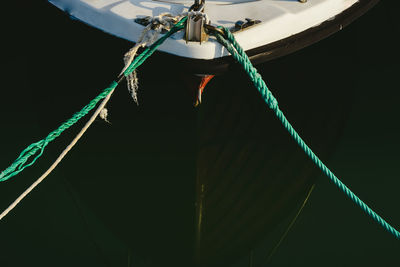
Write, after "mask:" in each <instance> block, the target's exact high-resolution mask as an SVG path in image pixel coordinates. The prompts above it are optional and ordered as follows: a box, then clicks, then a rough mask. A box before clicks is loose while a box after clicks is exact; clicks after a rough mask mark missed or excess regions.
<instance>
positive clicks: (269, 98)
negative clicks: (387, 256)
mask: <svg viewBox="0 0 400 267" xmlns="http://www.w3.org/2000/svg"><path fill="white" fill-rule="evenodd" d="M221 29H223V31H224V33H225V36H226V39H225V38H224V37H223V36H222V35H221V34H219V33H218V32H217V33H216V37H217V40H218V41H219V42H220V43H221V44H222V45H223V46H225V47H226V49H227V50H228V51H229V52H230V53H231V54H232V56H233V57H234V59H235V60H236V61H237V62H239V63H240V64H241V65H242V67H243V68H244V70H245V71H246V73H247V74H248V75H249V76H250V79H251V81H252V82H253V84H254V85H255V87H256V88H257V89H258V91H259V92H260V94H261V96H262V98H263V99H264V101H265V103H266V104H267V105H268V107H269V108H270V109H272V110H273V111H274V112H275V114H276V116H277V117H278V119H279V120H280V121H281V123H282V124H283V126H284V127H285V128H286V130H287V131H288V132H289V134H290V135H291V136H292V137H293V139H294V140H295V141H296V142H297V144H298V145H299V146H300V147H301V148H302V149H303V150H304V152H305V153H306V154H307V156H308V157H310V158H311V160H312V161H313V162H314V163H315V164H316V165H317V166H318V168H320V170H321V171H322V172H323V173H324V174H325V175H326V176H328V178H329V179H330V180H331V181H332V182H333V183H334V184H335V185H336V186H337V187H339V188H340V189H341V190H342V191H343V192H344V193H345V194H346V195H347V196H348V197H349V198H350V199H351V200H352V201H353V202H355V203H356V204H357V205H358V206H359V207H360V208H361V209H362V210H363V211H364V212H365V213H367V214H368V215H369V216H371V217H372V218H373V219H374V220H375V221H376V222H378V223H379V224H380V225H381V226H382V227H383V228H385V229H386V230H387V231H388V232H390V233H391V234H392V235H393V236H395V237H396V238H397V239H400V233H399V232H398V231H397V230H396V229H395V228H394V227H392V226H391V225H390V224H388V223H387V222H386V221H385V220H384V219H383V218H381V217H380V216H379V215H378V214H377V213H375V212H374V211H373V210H372V209H371V208H370V207H368V206H367V204H365V203H364V202H363V201H362V200H361V199H359V198H358V197H357V196H356V195H355V194H354V193H353V192H352V191H351V190H350V189H349V188H348V187H347V186H346V185H345V184H343V183H342V182H341V181H340V180H339V179H338V178H337V177H336V176H335V174H333V172H332V171H330V170H329V169H328V167H326V166H325V164H324V163H323V162H322V161H321V160H320V159H319V158H318V157H317V156H316V155H315V154H314V152H313V151H312V150H311V148H309V147H308V146H307V144H306V143H305V142H304V141H303V139H302V138H301V137H300V136H299V134H298V133H297V132H296V131H295V130H294V128H293V126H292V125H291V124H290V123H289V121H288V120H287V119H286V117H285V115H284V114H283V112H282V111H281V110H280V109H279V106H278V101H277V100H276V99H275V97H274V96H273V95H272V93H271V91H270V90H269V89H268V87H267V85H266V84H265V82H264V81H263V79H262V77H261V75H260V74H259V73H258V72H257V70H256V68H254V66H253V65H252V64H251V62H250V59H249V58H248V57H247V55H246V53H245V52H244V51H243V49H242V48H241V47H240V45H239V44H238V43H237V42H236V40H235V37H234V36H233V34H232V33H231V32H230V31H229V30H228V29H226V28H223V27H221Z"/></svg>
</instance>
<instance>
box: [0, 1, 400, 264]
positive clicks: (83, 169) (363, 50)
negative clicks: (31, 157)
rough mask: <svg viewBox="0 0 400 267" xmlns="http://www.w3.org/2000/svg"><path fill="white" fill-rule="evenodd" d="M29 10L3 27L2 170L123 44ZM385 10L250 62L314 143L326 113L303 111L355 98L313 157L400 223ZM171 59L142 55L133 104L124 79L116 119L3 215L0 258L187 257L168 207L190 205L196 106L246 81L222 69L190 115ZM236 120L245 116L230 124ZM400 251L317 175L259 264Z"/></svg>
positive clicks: (107, 77) (110, 72)
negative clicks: (296, 48) (298, 47)
mask: <svg viewBox="0 0 400 267" xmlns="http://www.w3.org/2000/svg"><path fill="white" fill-rule="evenodd" d="M19 4H21V3H19ZM27 5H28V6H27V7H20V6H17V5H15V6H12V7H10V8H9V9H7V10H8V11H9V13H10V14H15V16H12V17H11V19H10V18H7V19H5V20H4V22H3V24H2V25H4V28H5V31H4V32H3V38H2V40H3V44H5V48H3V50H2V53H3V56H2V59H3V60H2V65H3V72H2V77H3V79H2V81H3V83H2V88H3V95H2V98H1V99H2V105H1V106H0V109H1V114H2V127H1V129H2V131H1V140H2V141H1V148H2V149H1V152H2V153H0V160H1V161H0V163H1V164H0V165H1V168H4V167H6V166H7V164H8V163H9V162H11V160H13V159H14V158H15V157H16V156H17V154H18V153H19V152H20V151H21V150H22V149H23V148H24V147H25V146H26V145H27V144H30V143H31V142H33V141H36V140H38V139H40V138H42V137H43V136H45V135H46V134H47V133H48V132H50V131H51V130H53V129H54V128H55V127H56V126H57V125H58V124H59V123H60V122H61V121H62V120H64V119H65V118H68V117H69V116H70V115H71V114H72V112H74V111H77V110H79V109H80V108H81V107H82V106H83V105H84V104H86V103H87V102H88V100H89V99H91V98H93V96H94V95H96V94H97V93H98V91H99V89H100V88H104V87H105V86H106V85H108V83H109V82H110V81H111V80H112V79H113V78H114V75H115V73H117V72H118V70H119V69H120V68H121V56H122V54H123V53H124V52H125V51H126V50H127V49H128V48H129V44H128V43H127V42H124V41H121V40H116V39H115V38H113V37H109V36H108V35H106V34H103V33H101V32H98V31H94V30H88V29H89V28H88V27H86V26H83V25H81V24H80V23H79V22H76V21H71V20H69V19H67V18H66V17H63V16H60V13H59V12H57V10H55V9H54V8H52V7H50V6H49V5H48V4H46V3H45V2H40V3H37V4H33V3H29V4H27ZM395 11H396V9H395V8H394V6H393V4H391V3H389V2H388V1H386V2H385V3H380V4H378V6H376V7H375V8H374V9H373V10H371V11H370V12H369V13H368V14H366V15H365V16H363V17H362V18H360V19H359V20H358V21H356V22H355V23H353V24H352V25H350V26H349V27H348V28H346V29H344V30H343V31H341V32H340V33H338V34H336V35H334V36H332V37H330V38H328V39H326V40H324V41H322V42H320V43H318V44H316V45H313V46H311V47H309V48H307V49H304V50H303V51H301V52H297V53H295V54H293V55H289V56H286V57H284V58H281V59H278V60H274V61H272V62H269V63H266V64H263V65H260V66H258V69H259V70H260V72H261V73H262V75H263V77H265V79H266V80H267V81H268V84H269V85H270V87H271V89H272V91H274V93H275V94H276V96H277V97H278V100H279V101H280V103H281V107H282V109H283V110H284V111H287V112H288V114H289V115H290V114H291V117H292V118H296V119H294V120H293V124H294V125H295V126H296V125H300V126H303V125H304V129H303V128H300V129H299V131H300V133H301V134H304V135H305V138H306V141H307V142H309V143H310V144H311V145H312V147H313V148H315V150H316V151H317V152H318V151H323V150H324V149H323V148H324V147H325V146H326V142H327V141H326V140H327V139H328V138H325V133H326V131H329V120H327V124H326V125H325V124H322V125H321V126H320V127H318V126H315V129H314V131H307V130H305V129H313V128H312V127H311V128H310V127H309V125H307V122H302V121H300V120H301V118H306V117H307V118H308V117H309V118H310V120H309V121H310V122H312V121H313V118H314V117H318V115H319V114H318V112H317V113H315V110H322V109H323V108H324V107H326V106H327V105H332V104H333V105H334V104H335V101H336V99H337V105H344V103H346V107H347V105H350V104H351V109H349V110H347V109H346V111H347V112H346V116H345V117H346V123H345V125H344V129H343V131H338V132H341V135H340V137H339V138H338V139H336V138H335V139H334V143H333V144H336V145H335V146H334V149H333V150H331V151H330V152H331V153H329V155H330V156H329V155H326V157H324V159H326V160H327V164H328V166H330V167H331V169H332V170H334V171H335V173H336V174H338V176H339V177H340V178H341V179H342V180H343V181H344V182H345V183H346V184H347V185H348V186H349V187H350V188H352V189H353V190H354V191H355V192H356V193H357V194H358V195H359V196H360V198H361V199H363V200H365V201H366V202H367V203H368V204H370V206H371V207H372V208H374V209H375V210H376V211H377V212H378V213H379V214H381V215H382V216H383V217H384V218H387V219H388V221H389V222H391V223H392V224H393V225H394V226H397V228H399V227H400V216H399V212H398V203H399V201H400V200H399V197H398V188H399V185H400V184H399V179H398V178H399V174H398V170H397V166H398V162H399V160H400V157H399V154H398V150H399V148H400V142H399V141H398V140H397V138H398V136H399V134H398V129H399V127H398V123H397V122H398V121H399V118H398V117H399V116H398V115H399V114H400V112H399V111H398V96H399V94H398V89H399V85H398V79H397V76H398V73H397V72H398V70H399V63H398V62H399V61H398V60H399V53H398V50H397V49H398V47H399V43H398V41H396V40H395V38H394V36H396V35H397V34H399V29H400V28H399V22H398V21H397V20H396V19H395ZM4 69H5V70H4ZM171 69H173V66H171V65H170V64H169V63H168V62H159V61H157V59H151V61H150V62H149V63H146V64H144V65H143V66H142V67H141V68H140V72H139V75H140V86H141V87H140V88H141V93H140V95H139V98H140V103H141V104H140V107H136V106H135V105H134V103H133V102H132V100H131V99H130V97H129V95H128V93H127V92H126V90H125V89H124V87H121V88H119V89H118V91H117V92H116V93H115V95H114V96H113V99H112V101H111V102H110V104H109V106H108V107H109V110H110V112H111V115H110V120H111V125H110V124H107V123H105V122H102V121H100V120H99V121H96V123H95V124H94V126H93V127H92V128H91V129H90V130H89V131H88V133H87V134H86V135H85V137H84V138H83V139H82V140H81V141H80V142H79V143H78V146H77V147H76V148H74V150H73V151H72V152H71V153H70V154H69V155H68V156H67V158H66V159H65V161H64V162H63V163H62V164H61V165H60V166H59V167H58V168H57V169H56V171H55V172H54V173H53V174H52V175H51V176H50V177H49V178H48V180H46V182H44V183H43V184H42V185H41V186H40V187H39V188H37V189H36V190H35V191H34V192H33V193H32V194H31V195H30V196H29V197H28V198H27V199H26V200H24V201H23V202H22V203H21V205H20V206H19V207H18V208H17V209H15V210H14V211H13V212H12V213H11V214H9V215H8V216H7V217H6V218H5V219H4V220H3V221H2V222H1V223H0V237H1V239H0V240H1V242H0V250H1V254H0V266H161V264H159V263H155V262H164V263H165V264H163V265H162V266H170V265H171V266H178V265H179V266H185V262H188V261H189V259H190V257H191V256H190V255H191V253H192V251H193V247H192V245H190V244H193V243H194V240H192V242H191V239H194V236H193V221H194V214H193V213H191V212H188V213H180V212H179V211H182V210H192V206H193V202H194V188H195V179H194V177H195V175H196V166H195V162H196V155H197V154H196V153H197V146H196V143H197V140H198V138H197V135H196V134H197V133H198V132H200V129H199V128H198V127H199V126H198V125H199V124H198V121H199V120H201V119H203V120H204V118H203V117H201V115H202V114H203V115H204V114H209V110H208V113H207V112H206V111H207V103H209V104H208V106H211V103H215V101H216V99H218V101H224V99H225V98H217V97H220V96H221V95H223V94H221V93H217V90H219V91H222V92H224V93H226V94H230V91H231V90H230V88H236V89H232V92H233V93H236V94H241V93H242V92H241V91H240V89H237V87H238V85H240V88H244V87H245V86H246V85H245V81H244V79H245V77H244V76H243V74H241V73H240V72H235V71H232V72H230V73H228V74H225V75H223V76H220V77H217V78H215V80H214V81H212V83H211V84H210V86H209V87H208V88H207V90H209V91H207V92H206V94H205V96H204V101H205V102H206V103H204V105H203V107H200V109H198V110H196V109H193V108H192V106H191V95H190V93H189V92H188V91H187V89H185V88H186V87H185V84H184V83H183V82H182V79H181V77H179V75H172V74H173V72H172V71H171ZM177 72H179V70H177ZM238 81H240V82H238ZM304 88H307V89H304ZM249 90H251V87H250V86H249ZM310 92H312V94H311V93H310ZM207 93H208V94H207ZM256 95H257V93H254V94H253V93H252V92H247V91H246V92H243V98H245V99H248V101H249V102H251V101H255V102H254V103H255V104H254V105H255V107H254V109H255V110H257V108H259V107H258V106H257V105H261V103H258V102H257V101H256V100H253V99H255V98H256ZM227 98H229V97H227ZM332 99H334V100H335V101H332ZM251 103H253V102H251ZM285 103H286V104H285ZM289 103H290V104H289ZM265 112H268V111H265ZM334 115H335V114H333V115H332V116H334ZM338 116H339V114H338ZM340 116H342V115H340ZM236 117H237V118H239V117H240V114H238V115H237V116H235V114H233V115H232V116H229V117H227V120H228V119H231V120H236ZM244 119H246V118H244ZM238 120H239V119H238ZM304 123H305V124H304ZM80 125H81V124H80ZM273 126H277V125H271V126H269V125H267V126H265V125H264V126H260V128H262V129H264V130H268V127H273ZM277 127H278V126H277ZM78 128H79V125H78V126H77V127H75V128H74V129H72V130H71V131H69V132H67V133H66V134H65V136H63V137H61V138H60V140H58V141H57V142H56V143H55V144H54V145H51V146H50V147H49V149H48V151H47V153H46V155H45V156H44V157H43V158H42V159H41V160H39V161H38V163H37V165H36V166H35V167H33V168H30V169H27V170H26V171H25V172H24V173H23V174H21V175H19V176H17V177H15V178H14V179H13V180H12V181H9V182H6V183H2V184H0V206H1V208H2V209H3V208H5V207H6V206H7V205H8V204H9V203H10V202H11V201H12V200H13V199H14V198H15V197H16V196H17V195H18V194H19V193H20V192H21V191H22V190H24V189H25V188H26V187H27V186H28V185H29V184H30V183H31V182H32V181H33V180H34V179H36V178H37V177H38V176H39V175H40V174H41V173H42V172H43V171H44V170H45V169H46V168H47V167H48V166H49V164H51V162H52V160H53V159H54V158H55V157H56V156H57V155H58V153H59V152H60V150H61V149H62V148H63V146H65V145H66V144H67V143H68V141H69V140H70V139H71V138H72V137H73V135H74V134H75V133H76V132H77V129H78ZM333 130H336V129H333ZM302 131H303V132H302ZM332 142H333V141H332ZM138 176H139V177H141V178H142V179H138V178H137V177H138ZM138 180H139V182H138ZM134 181H135V187H132V186H131V184H132V183H133V182H134ZM177 188H178V189H177ZM182 200H185V201H182ZM130 203H132V204H130ZM138 214H140V216H137V215H138ZM148 229H152V231H148ZM136 240H140V242H139V245H140V246H141V247H142V248H146V249H145V251H141V250H140V248H138V247H137V246H138V244H137V243H138V242H135V241H136ZM185 244H189V245H185ZM147 248H149V249H147ZM399 249H400V246H399V244H398V241H396V240H394V238H392V237H391V236H390V235H389V234H388V233H386V232H385V231H384V230H382V229H381V228H380V226H378V225H377V224H375V223H374V222H373V221H372V220H371V219H369V218H368V217H367V216H365V215H364V214H363V213H362V212H361V211H360V210H359V209H358V208H357V207H355V206H354V205H353V204H352V203H351V202H350V201H349V200H347V199H346V198H345V197H344V195H343V194H342V193H341V192H339V191H338V190H337V189H336V188H335V187H334V186H333V185H332V184H331V183H329V182H328V180H327V179H326V178H325V177H323V176H322V175H321V176H320V177H318V179H317V186H316V188H315V190H314V193H313V195H312V197H311V199H310V201H309V203H308V205H307V206H306V208H305V209H304V210H303V212H302V214H301V216H300V217H299V219H298V221H297V223H296V224H295V226H294V227H293V229H292V231H291V232H290V234H289V235H288V237H287V238H286V239H285V241H284V242H283V243H282V245H281V246H280V248H279V249H278V250H277V252H276V254H275V256H274V257H273V258H272V260H271V262H269V265H268V266H294V265H300V266H303V265H304V266H321V265H324V266H359V265H360V266H361V265H362V266H375V265H383V266H399V265H400V261H399V259H398V251H399ZM160 258H161V259H160ZM174 261H175V263H176V264H174V265H172V264H171V262H174ZM245 261H246V260H244V259H243V258H242V259H241V262H242V264H241V265H240V264H238V265H237V266H246V264H245ZM129 264H130V265H129Z"/></svg>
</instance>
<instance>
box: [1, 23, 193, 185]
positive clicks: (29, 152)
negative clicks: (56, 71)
mask: <svg viewBox="0 0 400 267" xmlns="http://www.w3.org/2000/svg"><path fill="white" fill-rule="evenodd" d="M186 19H187V17H184V18H183V19H181V20H180V21H179V22H178V23H177V24H176V25H175V26H174V27H173V28H172V29H171V30H170V31H169V32H167V33H166V34H164V36H163V37H161V38H160V39H158V40H157V41H156V42H155V43H154V44H153V45H151V46H150V47H147V48H146V49H145V50H144V51H143V52H142V53H141V54H140V55H139V56H137V57H136V58H135V60H134V61H133V62H132V63H131V64H130V66H129V67H128V68H127V69H126V71H125V72H124V75H125V76H128V75H129V74H131V73H132V72H133V71H134V70H135V69H136V68H138V67H139V66H140V65H142V64H143V62H144V61H145V60H146V59H147V58H148V57H149V56H151V55H152V54H153V53H154V51H156V50H157V48H158V47H159V46H160V45H161V44H162V43H163V42H164V41H165V40H166V39H167V38H168V37H170V36H171V35H172V34H174V33H175V32H177V31H179V30H181V29H183V28H184V23H185V22H186ZM123 78H124V76H121V77H119V78H118V79H117V80H118V82H116V81H113V82H112V83H111V85H110V86H109V87H107V88H106V89H104V90H103V91H102V92H101V93H100V94H99V95H98V96H96V97H95V98H94V99H93V100H92V101H90V102H89V104H87V105H86V106H85V107H83V108H82V109H81V110H80V111H79V112H77V113H75V114H74V115H73V116H72V117H71V118H70V119H69V120H67V121H65V122H64V123H63V124H61V126H60V127H58V128H57V129H56V130H54V131H52V132H51V133H50V134H49V135H47V136H46V137H45V138H44V139H42V140H40V141H39V142H36V143H33V144H31V145H29V146H28V147H27V148H25V149H24V151H22V152H21V154H20V155H19V156H18V158H17V159H16V160H15V161H14V162H13V163H12V164H11V165H10V166H9V167H8V168H7V169H5V170H4V171H2V172H1V173H0V182H3V181H6V180H8V179H10V178H11V177H13V176H15V175H17V174H18V173H20V172H22V171H23V170H24V169H25V168H27V167H29V166H31V165H33V164H34V163H35V162H36V160H37V159H39V158H40V157H41V156H42V154H43V152H44V149H45V148H46V146H47V145H48V144H49V143H50V142H52V141H54V139H56V138H57V137H59V136H60V135H61V134H62V133H63V132H64V131H65V130H67V129H68V128H69V127H71V126H72V125H74V124H75V123H76V122H78V121H79V120H80V119H81V118H82V117H84V116H85V115H87V114H88V113H89V112H90V111H91V110H92V109H93V108H94V107H95V106H96V105H97V103H98V102H99V101H100V100H102V99H103V98H105V97H107V95H109V94H110V93H111V92H112V91H113V90H114V89H115V88H116V87H117V86H118V84H119V82H120V81H121V80H122V79H123ZM34 155H36V156H35V157H34V158H33V159H32V160H31V161H30V162H28V161H29V159H30V158H31V157H32V156H34Z"/></svg>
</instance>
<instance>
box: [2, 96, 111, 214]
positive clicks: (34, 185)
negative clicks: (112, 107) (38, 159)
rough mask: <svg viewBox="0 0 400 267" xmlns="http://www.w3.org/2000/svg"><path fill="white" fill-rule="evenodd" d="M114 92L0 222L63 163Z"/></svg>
mask: <svg viewBox="0 0 400 267" xmlns="http://www.w3.org/2000/svg"><path fill="white" fill-rule="evenodd" d="M113 92H114V90H112V91H111V92H110V93H109V94H108V95H107V96H106V97H105V98H104V99H103V101H102V102H101V103H100V105H99V107H98V108H97V109H96V111H95V112H94V113H93V115H92V117H90V119H89V121H88V122H86V124H85V126H83V128H82V129H81V131H80V132H79V133H78V134H77V135H76V136H75V138H74V140H72V142H71V143H70V144H69V145H68V146H67V147H66V148H65V149H64V151H63V152H62V153H61V154H60V156H58V158H57V159H56V161H55V162H54V163H53V164H52V165H51V166H50V168H49V169H48V170H47V171H46V172H45V173H43V174H42V176H40V177H39V178H38V179H37V180H36V181H35V182H34V183H33V184H32V185H31V186H29V187H28V188H27V189H26V190H25V191H24V192H23V193H22V194H21V195H20V196H19V197H18V198H17V199H16V200H14V202H13V203H11V205H10V206H8V208H7V209H5V210H4V211H3V212H2V213H1V214H0V220H2V219H3V218H4V217H5V216H6V215H7V214H8V213H9V212H10V211H11V210H13V209H14V208H15V207H16V206H17V205H18V203H19V202H21V200H23V199H24V198H25V197H26V196H27V195H28V194H29V193H30V192H31V191H32V190H33V189H34V188H35V187H36V186H38V185H39V184H40V183H41V182H42V181H43V180H44V179H45V178H46V177H47V176H48V175H49V174H50V173H51V172H52V171H53V170H54V169H55V168H56V167H57V165H58V164H59V163H60V162H61V161H62V159H63V158H64V157H65V155H67V153H68V152H69V151H70V150H71V149H72V148H73V147H74V145H75V144H76V143H77V142H78V140H79V139H80V138H81V137H82V136H83V134H84V133H85V132H86V130H87V129H88V128H89V127H90V126H91V125H92V123H93V122H94V120H95V119H96V117H97V116H98V115H99V113H100V112H101V111H102V110H103V108H104V107H105V105H106V104H107V102H108V101H109V100H110V97H111V94H112V93H113Z"/></svg>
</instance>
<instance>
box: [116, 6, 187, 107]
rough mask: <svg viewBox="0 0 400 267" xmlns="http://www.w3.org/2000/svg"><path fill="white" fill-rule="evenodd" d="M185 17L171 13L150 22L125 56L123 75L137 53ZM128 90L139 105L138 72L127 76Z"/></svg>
mask: <svg viewBox="0 0 400 267" xmlns="http://www.w3.org/2000/svg"><path fill="white" fill-rule="evenodd" d="M183 16H184V15H177V16H174V15H171V14H170V13H161V14H160V15H158V16H156V17H153V18H151V19H150V20H149V24H147V26H146V27H145V28H144V29H143V31H142V34H141V35H140V37H139V39H138V41H137V43H136V44H135V45H134V46H133V47H132V48H131V49H130V50H129V51H128V52H127V53H126V54H125V55H124V63H125V67H124V68H123V69H122V71H121V74H122V73H123V72H124V71H125V70H126V69H127V68H128V67H129V66H130V64H131V63H132V61H133V60H134V59H135V56H136V53H137V51H138V50H139V48H141V47H145V46H148V45H152V44H153V43H154V42H155V41H156V40H157V39H158V37H159V35H160V33H161V32H162V30H170V29H171V28H172V27H173V26H174V25H175V23H177V22H178V21H179V20H180V19H181V18H182V17H183ZM126 81H127V84H128V90H129V93H130V94H131V96H132V98H133V101H135V103H136V104H137V105H139V101H138V97H137V92H138V88H139V86H138V84H139V80H138V78H137V73H136V70H134V71H133V72H132V73H131V74H129V75H128V76H126Z"/></svg>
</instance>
